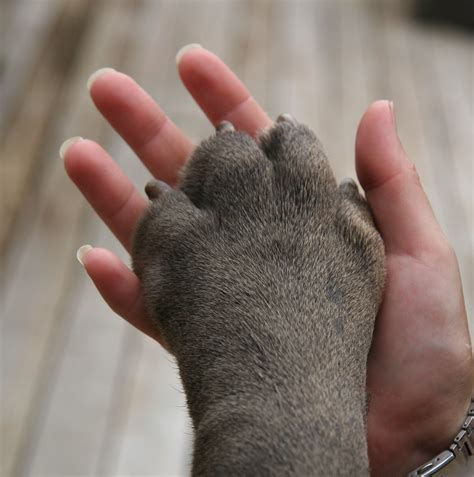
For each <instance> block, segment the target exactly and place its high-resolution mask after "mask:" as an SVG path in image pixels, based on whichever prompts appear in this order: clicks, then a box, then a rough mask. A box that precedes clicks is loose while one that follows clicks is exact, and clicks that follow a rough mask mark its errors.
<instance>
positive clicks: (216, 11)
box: [0, 0, 474, 477]
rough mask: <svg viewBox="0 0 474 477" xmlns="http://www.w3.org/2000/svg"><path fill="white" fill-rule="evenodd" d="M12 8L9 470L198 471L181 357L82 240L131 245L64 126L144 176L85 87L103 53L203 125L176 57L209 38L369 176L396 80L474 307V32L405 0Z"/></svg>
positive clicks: (174, 113)
mask: <svg viewBox="0 0 474 477" xmlns="http://www.w3.org/2000/svg"><path fill="white" fill-rule="evenodd" d="M2 8H3V11H1V12H0V18H1V19H2V22H3V23H2V26H1V27H2V31H3V35H2V42H1V43H0V47H3V50H2V51H1V54H2V58H1V62H2V63H1V65H2V70H1V72H2V81H3V85H2V92H1V95H2V96H1V98H0V100H1V116H0V127H1V130H2V143H1V155H0V157H1V176H0V177H1V180H2V182H1V191H2V196H1V202H0V211H1V217H2V220H1V224H0V244H1V250H2V255H1V257H2V273H1V280H2V281H1V297H0V300H1V304H2V312H1V313H2V319H1V327H2V328H1V353H2V354H1V427H0V436H1V452H2V454H1V457H0V462H1V466H0V469H1V470H0V475H1V476H2V477H19V476H69V475H80V476H98V477H104V476H109V475H110V476H112V475H113V476H118V475H121V476H138V475H160V476H175V475H186V473H187V470H188V464H189V457H190V455H189V452H190V442H191V431H190V427H189V423H188V420H187V417H186V412H185V407H184V399H183V395H182V392H181V391H180V385H179V381H178V379H177V375H176V369H175V368H176V367H175V365H174V364H173V363H172V362H171V360H170V358H169V357H168V356H167V355H166V354H165V352H163V351H162V350H161V349H160V348H159V346H157V345H156V344H155V343H154V342H152V341H151V340H150V339H148V338H146V337H144V336H142V335H140V334H139V333H138V332H137V331H135V330H134V329H132V328H131V327H130V326H128V325H127V324H126V323H124V322H122V320H120V319H118V318H117V317H116V316H114V314H113V313H112V312H111V311H110V310H109V309H108V308H107V306H106V305H105V304H104V303H103V302H102V301H101V299H100V298H99V297H98V296H97V294H96V292H95V289H94V287H93V285H92V284H91V282H90V281H89V279H88V278H87V277H86V275H85V274H84V272H83V270H82V269H81V267H80V265H79V264H78V263H77V261H76V259H75V252H76V249H77V248H78V247H79V246H80V245H82V244H84V243H91V244H93V245H97V246H105V247H108V248H110V249H112V250H114V251H116V252H118V253H119V254H120V255H121V256H123V257H124V258H126V257H125V255H124V253H123V251H121V250H120V247H119V246H118V244H117V243H116V241H115V240H114V238H113V237H112V236H111V234H110V233H108V232H107V231H106V230H105V229H104V227H103V226H102V224H101V223H100V222H99V220H98V219H97V218H96V217H95V215H94V214H93V213H92V211H91V209H90V208H89V206H88V205H87V203H86V202H85V201H84V200H83V198H82V197H81V195H80V194H79V193H78V192H77V190H76V189H75V188H74V186H73V185H72V184H71V183H70V182H69V180H68V179H67V177H66V174H65V172H64V169H63V164H62V162H61V160H60V159H59V156H58V148H59V145H60V144H61V142H62V141H63V140H64V139H66V138H68V137H70V136H75V135H81V136H83V137H87V138H91V139H95V140H97V141H99V142H100V143H101V144H103V145H104V146H105V147H106V148H107V149H108V151H110V152H111V154H112V155H113V157H114V158H116V160H117V161H118V162H119V163H120V164H121V166H122V167H123V168H124V169H125V170H126V171H127V173H129V174H130V176H131V177H132V178H133V179H134V180H135V181H136V183H137V184H143V183H144V182H145V180H146V178H147V174H146V173H145V171H144V170H143V168H142V167H141V166H140V165H139V163H138V161H136V160H135V159H134V157H133V154H132V153H131V151H130V150H129V149H128V147H127V146H125V145H124V144H123V142H122V141H121V140H120V139H119V138H118V137H117V135H116V134H115V133H114V132H113V131H112V130H111V128H110V127H109V126H108V125H107V124H106V123H105V121H104V120H103V119H102V118H101V117H100V116H99V114H98V113H97V112H96V111H95V109H94V107H93V105H92V103H91V101H90V100H89V98H88V95H87V93H86V88H85V83H86V80H87V78H88V76H89V74H90V73H92V72H93V71H94V70H96V69H97V68H99V67H103V66H111V67H114V68H116V69H118V70H120V71H124V72H126V73H129V74H130V75H132V76H133V77H135V78H136V79H137V80H138V81H139V82H140V83H141V84H142V85H143V86H144V87H145V88H146V89H148V91H150V92H151V94H152V95H153V96H154V97H155V98H156V99H157V101H158V102H159V103H160V104H161V105H162V106H163V108H164V109H165V110H166V111H167V112H168V113H169V115H170V116H171V117H172V118H173V119H174V120H175V122H176V123H177V124H178V125H180V126H182V127H183V128H184V129H185V130H186V131H188V132H189V134H190V135H191V136H192V137H194V138H196V139H199V138H202V137H204V136H206V135H207V134H208V133H210V132H211V127H210V126H209V124H208V123H207V122H206V121H205V119H204V117H203V115H202V113H201V112H199V110H198V108H197V107H196V106H195V105H194V104H193V102H192V100H191V99H190V98H189V97H188V96H187V95H186V92H185V90H184V88H183V87H182V85H181V84H180V82H179V80H178V75H177V73H176V70H175V63H174V56H175V54H176V51H177V50H178V49H179V48H180V47H181V46H183V45H184V44H187V43H191V42H198V43H201V44H202V45H204V46H206V47H208V48H210V49H212V50H213V51H215V52H216V53H217V54H219V55H220V56H221V57H222V58H223V59H224V60H225V61H226V62H227V63H228V64H229V65H230V66H231V67H232V68H233V69H234V70H235V71H236V72H237V74H238V75H239V76H240V77H241V78H242V79H243V80H244V81H245V82H246V83H247V85H248V86H249V87H250V89H251V90H252V92H253V93H254V95H255V96H256V98H257V99H258V100H259V101H260V102H261V103H262V104H263V105H264V107H265V108H266V110H267V111H268V112H269V113H270V114H271V115H272V116H273V117H275V116H276V115H277V114H278V113H279V112H291V113H292V114H294V115H295V116H296V117H297V118H298V119H300V120H302V121H304V122H307V123H308V124H310V125H311V126H312V127H313V128H314V129H315V130H316V131H317V132H318V134H319V136H320V137H321V139H322V141H323V143H324V144H325V146H326V149H327V150H328V153H329V157H330V158H331V160H332V163H333V166H334V169H335V172H336V174H337V176H338V177H339V178H342V177H343V176H354V166H353V143H354V135H355V130H356V127H357V123H358V120H359V118H360V116H361V114H362V112H363V111H364V109H365V107H366V106H367V105H368V104H369V103H370V102H371V101H372V100H375V99H380V98H389V99H392V100H393V101H394V103H395V108H396V113H397V117H398V124H399V132H400V135H401V138H402V140H403V142H404V144H405V147H406V149H407V151H408V153H409V154H410V156H411V157H412V158H413V159H414V160H415V162H416V165H417V168H418V171H419V173H420V175H421V177H422V180H423V183H424V186H425V188H426V190H427V192H428V194H429V196H430V198H431V200H432V203H433V206H434V209H435V211H436V214H437V217H438V219H439V220H440V222H441V224H442V225H443V227H444V230H445V231H446V233H447V235H448V237H449V239H450V240H451V242H452V244H453V245H454V248H455V250H456V252H457V255H458V259H459V262H460V265H461V271H462V276H463V282H464V291H465V297H466V302H467V307H468V310H473V305H474V290H473V286H474V282H473V280H474V278H473V269H474V263H473V232H474V230H473V226H474V222H473V197H472V189H473V172H472V164H473V158H474V150H473V130H474V129H473V126H474V118H473V104H474V101H473V100H474V97H473V95H474V73H473V64H474V48H473V43H472V37H468V36H466V34H463V33H458V32H454V31H449V30H438V29H433V28H431V27H430V28H427V27H422V26H420V25H416V24H414V23H412V22H411V21H410V20H409V19H407V18H406V17H405V16H404V15H403V14H402V12H403V9H400V8H399V7H398V6H397V5H396V4H394V3H393V2H377V3H366V2H362V1H356V0H354V1H350V0H345V1H344V0H340V1H335V0H327V1H312V2H310V1H306V2H303V1H296V0H295V1H291V0H287V1H274V2H271V1H255V0H253V1H252V0H249V1H217V0H215V1H200V2H198V1H171V0H170V1H158V0H156V1H138V0H137V1H132V0H129V1H125V0H114V1H111V0H109V1H107V0H78V1H75V0H68V1H67V2H64V1H60V0H42V1H40V0H14V1H10V2H6V3H4V4H3V7H2ZM470 319H471V320H472V319H473V316H472V312H471V316H470ZM473 324H474V323H473V322H472V321H471V328H472V329H474V327H473V326H472V325H473Z"/></svg>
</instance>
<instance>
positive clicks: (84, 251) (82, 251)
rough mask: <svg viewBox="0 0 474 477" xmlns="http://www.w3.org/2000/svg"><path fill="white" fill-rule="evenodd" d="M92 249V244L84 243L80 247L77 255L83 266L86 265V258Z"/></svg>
mask: <svg viewBox="0 0 474 477" xmlns="http://www.w3.org/2000/svg"><path fill="white" fill-rule="evenodd" d="M91 250H92V247H91V246H90V245H83V246H82V247H79V248H78V250H77V252H76V257H77V260H78V261H79V263H80V264H81V265H82V266H84V258H85V257H86V255H87V254H88V253H89V252H90V251H91Z"/></svg>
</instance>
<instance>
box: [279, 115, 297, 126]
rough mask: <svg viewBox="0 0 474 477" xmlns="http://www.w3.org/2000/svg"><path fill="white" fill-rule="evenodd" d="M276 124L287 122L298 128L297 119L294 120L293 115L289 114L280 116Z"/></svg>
mask: <svg viewBox="0 0 474 477" xmlns="http://www.w3.org/2000/svg"><path fill="white" fill-rule="evenodd" d="M276 122H277V123H284V122H287V123H290V124H293V126H296V120H295V118H294V117H293V116H292V115H291V114H288V113H282V114H280V115H279V116H278V117H277V120H276Z"/></svg>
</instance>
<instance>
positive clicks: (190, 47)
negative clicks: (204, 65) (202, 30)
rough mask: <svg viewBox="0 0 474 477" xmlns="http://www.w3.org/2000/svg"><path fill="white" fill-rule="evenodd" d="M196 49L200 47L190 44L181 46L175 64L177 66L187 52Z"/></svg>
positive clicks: (200, 46) (196, 44)
mask: <svg viewBox="0 0 474 477" xmlns="http://www.w3.org/2000/svg"><path fill="white" fill-rule="evenodd" d="M197 48H202V45H200V44H199V43H190V44H189V45H185V46H183V47H182V48H181V49H180V50H179V51H178V53H177V54H176V64H177V65H179V62H180V61H181V59H182V58H183V56H184V55H185V54H186V53H187V52H188V51H191V50H195V49H197Z"/></svg>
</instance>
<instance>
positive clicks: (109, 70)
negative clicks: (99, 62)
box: [87, 68, 116, 91]
mask: <svg viewBox="0 0 474 477" xmlns="http://www.w3.org/2000/svg"><path fill="white" fill-rule="evenodd" d="M115 71H116V70H114V69H113V68H100V69H99V70H97V71H95V72H94V73H92V74H91V75H90V76H89V79H88V80H87V89H88V90H89V91H90V90H91V88H92V85H93V84H94V81H95V80H96V79H97V78H98V77H99V76H102V75H103V74H105V73H112V72H115Z"/></svg>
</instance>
